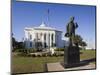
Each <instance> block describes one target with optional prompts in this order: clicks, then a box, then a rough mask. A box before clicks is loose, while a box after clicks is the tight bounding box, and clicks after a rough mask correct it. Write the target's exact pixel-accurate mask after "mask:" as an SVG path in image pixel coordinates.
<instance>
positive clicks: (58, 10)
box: [12, 1, 96, 48]
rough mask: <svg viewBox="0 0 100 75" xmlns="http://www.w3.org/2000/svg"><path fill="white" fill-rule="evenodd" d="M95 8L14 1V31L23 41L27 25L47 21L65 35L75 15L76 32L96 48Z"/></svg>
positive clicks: (91, 46)
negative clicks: (71, 18) (70, 20)
mask: <svg viewBox="0 0 100 75" xmlns="http://www.w3.org/2000/svg"><path fill="white" fill-rule="evenodd" d="M48 9H49V14H48ZM95 10H96V7H95V6H86V5H72V4H54V3H38V2H20V1H17V2H16V1H13V2H12V33H13V36H14V37H15V39H16V40H17V41H22V38H24V36H25V35H24V28H25V27H38V26H39V25H40V24H41V23H42V22H45V23H46V26H50V27H53V28H56V29H58V30H61V31H62V32H63V35H64V34H65V32H66V25H67V23H68V22H69V19H70V17H71V16H74V17H75V22H77V23H78V28H77V29H76V34H79V35H80V36H81V37H82V38H83V40H84V41H86V42H87V44H88V47H89V48H95V27H96V23H95V20H96V16H95V15H96V11H95ZM48 16H49V21H48ZM62 37H63V36H62Z"/></svg>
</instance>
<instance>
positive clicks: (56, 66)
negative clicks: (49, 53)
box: [47, 62, 95, 72]
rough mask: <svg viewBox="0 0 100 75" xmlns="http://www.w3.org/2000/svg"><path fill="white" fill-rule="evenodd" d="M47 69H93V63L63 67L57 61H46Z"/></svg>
mask: <svg viewBox="0 0 100 75" xmlns="http://www.w3.org/2000/svg"><path fill="white" fill-rule="evenodd" d="M47 69H48V71H49V72H50V71H68V70H83V69H95V64H92V63H91V64H88V65H85V66H79V67H74V68H66V69H65V68H64V67H63V66H62V65H61V64H60V63H59V62H57V63H47Z"/></svg>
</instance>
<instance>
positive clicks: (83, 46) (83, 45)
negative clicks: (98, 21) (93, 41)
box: [81, 41, 87, 50]
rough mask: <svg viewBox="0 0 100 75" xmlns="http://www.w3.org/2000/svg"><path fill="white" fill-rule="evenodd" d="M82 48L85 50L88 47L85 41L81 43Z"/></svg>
mask: <svg viewBox="0 0 100 75" xmlns="http://www.w3.org/2000/svg"><path fill="white" fill-rule="evenodd" d="M81 46H82V49H83V50H85V47H86V46H87V44H86V42H85V41H82V42H81Z"/></svg>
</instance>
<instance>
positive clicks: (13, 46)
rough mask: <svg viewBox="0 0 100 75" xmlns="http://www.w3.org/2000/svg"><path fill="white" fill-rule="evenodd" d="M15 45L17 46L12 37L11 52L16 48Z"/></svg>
mask: <svg viewBox="0 0 100 75" xmlns="http://www.w3.org/2000/svg"><path fill="white" fill-rule="evenodd" d="M16 44H17V41H16V40H15V38H14V37H12V48H13V50H14V49H15V48H16Z"/></svg>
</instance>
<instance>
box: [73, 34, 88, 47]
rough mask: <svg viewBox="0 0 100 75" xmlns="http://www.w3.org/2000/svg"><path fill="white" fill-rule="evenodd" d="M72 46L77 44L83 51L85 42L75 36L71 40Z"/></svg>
mask: <svg viewBox="0 0 100 75" xmlns="http://www.w3.org/2000/svg"><path fill="white" fill-rule="evenodd" d="M73 41H74V44H76V43H77V44H78V45H80V46H81V47H82V49H85V47H86V46H87V44H86V42H85V41H83V38H82V37H81V36H80V35H75V37H74V38H73Z"/></svg>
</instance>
